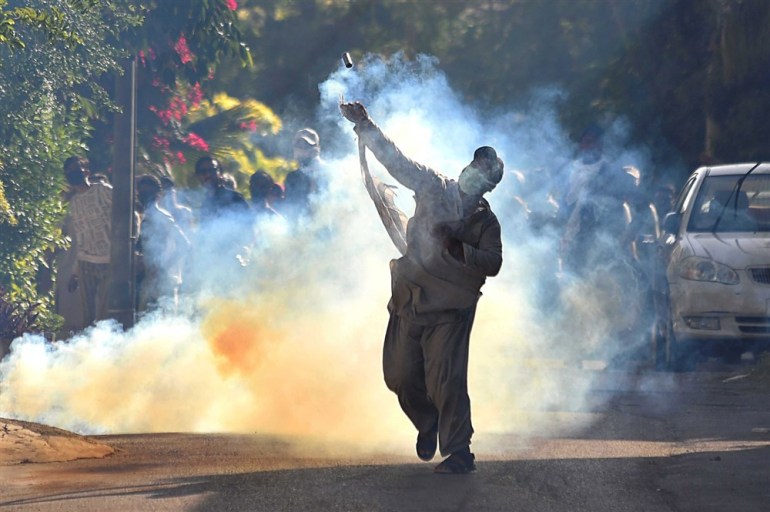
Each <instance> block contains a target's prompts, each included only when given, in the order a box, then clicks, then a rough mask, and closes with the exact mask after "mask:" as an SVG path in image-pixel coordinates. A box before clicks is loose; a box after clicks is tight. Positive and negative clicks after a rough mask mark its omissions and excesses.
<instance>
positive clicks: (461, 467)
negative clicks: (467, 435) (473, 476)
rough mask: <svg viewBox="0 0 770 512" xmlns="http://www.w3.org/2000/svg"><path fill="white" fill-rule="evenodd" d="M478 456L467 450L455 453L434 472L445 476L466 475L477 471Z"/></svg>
mask: <svg viewBox="0 0 770 512" xmlns="http://www.w3.org/2000/svg"><path fill="white" fill-rule="evenodd" d="M475 460H476V456H475V455H473V454H472V453H471V452H470V450H468V449H467V448H466V449H464V450H460V451H457V452H454V453H453V454H452V455H450V456H449V457H447V458H446V459H444V460H443V461H442V462H441V464H439V465H438V466H436V467H435V469H434V470H433V471H434V472H435V473H441V474H444V475H450V474H451V475H465V474H468V473H472V472H474V471H476V463H475V462H474V461H475Z"/></svg>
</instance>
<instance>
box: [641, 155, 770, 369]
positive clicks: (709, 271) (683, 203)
mask: <svg viewBox="0 0 770 512" xmlns="http://www.w3.org/2000/svg"><path fill="white" fill-rule="evenodd" d="M659 251H660V252H659V256H660V266H659V268H660V272H659V274H658V276H657V278H656V284H655V286H654V288H655V290H656V292H657V293H656V298H657V301H656V302H657V304H656V312H657V322H656V327H655V336H654V339H655V342H654V345H655V350H654V354H655V359H656V366H657V367H658V368H667V369H670V370H674V371H686V370H691V369H693V368H694V367H695V364H696V362H697V361H698V360H699V359H702V358H704V357H708V356H717V357H721V358H722V359H724V360H726V361H728V362H737V361H739V360H740V358H741V356H742V354H743V353H745V352H748V351H750V352H754V353H757V352H759V351H763V350H767V348H768V341H769V340H770V163H761V164H735V165H722V166H715V167H701V168H699V169H697V170H696V171H695V172H693V173H692V175H690V177H689V178H688V179H687V182H686V183H685V185H684V187H683V188H682V191H681V192H680V194H679V197H678V199H677V201H676V205H675V209H674V211H673V212H671V213H669V214H668V215H666V218H665V220H664V223H663V229H662V234H661V237H660V239H659Z"/></svg>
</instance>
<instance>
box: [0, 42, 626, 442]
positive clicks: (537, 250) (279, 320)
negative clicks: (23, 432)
mask: <svg viewBox="0 0 770 512" xmlns="http://www.w3.org/2000/svg"><path fill="white" fill-rule="evenodd" d="M320 90H321V96H322V101H321V105H320V107H319V114H320V118H321V120H325V121H329V120H333V121H334V123H336V124H337V126H338V127H339V136H340V137H349V138H350V145H349V147H350V150H349V152H348V153H347V154H344V155H339V156H337V157H336V158H329V157H328V156H326V158H327V163H328V165H329V170H330V172H329V174H328V178H329V183H328V193H327V194H324V195H321V196H319V197H317V198H316V202H315V204H314V213H313V215H312V216H311V217H308V218H307V219H305V221H304V222H302V223H300V224H298V225H293V224H287V223H282V222H280V221H275V220H273V221H269V222H267V223H257V224H255V225H254V224H250V227H249V228H247V229H249V230H250V229H253V230H254V232H253V233H249V235H250V236H249V237H246V238H247V239H248V240H249V241H250V243H251V247H250V249H243V245H244V243H243V237H242V235H243V234H244V228H243V225H244V224H243V223H241V224H234V223H231V222H227V221H224V222H222V223H218V224H216V225H214V226H212V227H211V229H210V230H207V231H205V232H203V233H202V234H199V236H196V237H195V240H196V243H195V246H194V253H193V261H194V266H193V272H192V274H191V275H188V277H187V282H188V283H189V284H190V285H194V286H192V289H190V288H188V291H187V295H186V296H185V297H184V298H183V303H182V305H181V307H180V308H179V310H178V311H177V312H171V311H168V310H161V311H157V312H155V313H152V314H147V315H145V316H143V317H142V318H141V320H140V322H139V323H138V324H137V325H136V326H135V327H134V328H133V329H131V330H129V331H128V332H122V331H120V330H119V329H117V328H116V327H115V326H114V325H113V324H111V323H110V322H102V323H100V324H99V325H98V326H97V327H96V328H93V329H89V330H86V331H85V332H83V333H82V334H81V335H78V336H75V337H73V338H72V339H70V340H66V341H62V342H58V343H54V344H50V343H47V342H45V341H44V340H43V339H42V338H40V337H36V336H25V337H23V338H20V339H18V340H16V341H15V342H14V343H13V345H12V353H11V354H10V355H9V356H8V357H6V358H5V359H4V360H3V361H2V362H0V416H8V417H14V418H18V419H24V420H31V421H41V422H45V423H49V424H53V425H56V426H58V427H61V428H69V429H73V430H76V431H78V432H83V433H94V432H98V433H106V432H109V433H117V432H160V431H194V432H210V431H234V432H251V431H258V432H268V433H277V434H284V435H292V436H303V437H310V438H321V439H329V438H332V439H344V440H346V441H348V442H351V443H354V444H358V445H360V446H361V447H362V448H367V447H369V448H378V449H381V448H382V447H383V446H386V445H391V446H404V447H406V448H408V449H409V450H411V449H412V444H411V443H412V438H413V436H414V432H413V431H412V427H411V425H410V424H409V422H408V420H406V418H405V417H404V415H403V414H402V413H401V411H400V409H399V407H398V403H397V399H396V397H395V396H394V395H392V394H391V393H390V392H389V391H388V390H387V389H386V388H385V385H384V383H383V382H382V376H381V352H380V351H381V343H382V339H383V336H384V331H385V326H386V323H387V311H386V308H385V306H386V304H387V301H388V296H389V286H390V276H389V273H388V272H389V271H388V261H389V260H390V259H391V258H394V257H397V256H398V254H397V251H396V249H395V247H393V246H392V244H391V243H390V240H389V239H388V237H387V235H386V233H385V230H384V229H383V228H382V226H381V224H380V220H379V218H378V216H377V214H376V212H375V209H374V207H373V206H372V205H371V203H370V200H369V198H368V196H367V195H366V192H365V190H364V187H363V185H362V183H361V178H360V173H359V169H358V159H357V152H356V146H355V134H354V133H353V130H352V125H350V124H349V123H348V122H347V121H345V120H344V119H342V118H341V116H340V115H339V110H338V106H337V105H338V102H339V98H340V95H344V98H345V100H346V101H353V100H361V101H362V102H363V103H364V104H365V105H366V106H367V108H368V110H369V112H370V115H371V116H372V118H373V119H374V120H375V121H376V122H377V123H378V124H379V125H380V126H381V127H382V128H383V129H384V131H385V132H386V133H387V134H388V135H389V136H390V137H391V138H392V139H393V140H394V141H395V142H396V143H397V145H399V147H400V148H401V149H402V151H403V152H404V153H405V154H407V155H408V156H410V157H412V158H413V159H415V160H417V161H420V162H422V163H425V164H427V165H430V166H431V167H433V168H435V169H438V170H441V171H442V172H444V173H445V174H446V175H447V176H449V177H456V176H457V174H459V171H460V170H461V169H462V168H463V167H464V166H465V165H467V163H468V162H469V161H470V160H471V156H472V154H473V151H474V149H475V148H476V147H478V146H482V145H491V146H494V147H495V148H496V149H497V150H498V153H499V154H500V155H501V157H502V158H503V160H504V161H505V163H506V170H507V171H508V172H507V175H506V177H505V178H504V180H503V181H502V183H501V184H500V186H499V187H498V188H497V189H496V190H495V191H494V192H493V193H491V194H490V197H489V199H490V202H491V204H492V207H493V210H494V211H495V212H496V213H497V215H498V217H499V218H500V221H501V224H502V226H503V231H504V237H505V238H504V240H503V244H504V263H503V269H502V271H501V273H500V275H499V276H497V277H494V278H491V279H490V280H489V281H488V283H487V284H486V285H485V287H484V289H483V292H484V296H483V297H482V298H481V301H480V304H479V308H478V312H477V317H476V323H475V327H474V332H473V335H472V339H471V360H470V394H471V399H472V401H473V406H474V425H475V427H476V430H477V432H479V433H482V434H483V433H484V432H507V433H513V434H520V435H528V434H532V433H535V432H541V431H542V430H543V429H546V428H548V421H550V420H548V419H547V417H546V416H543V414H542V412H543V411H551V410H560V409H563V408H567V409H568V410H575V409H579V408H580V407H581V406H582V404H583V403H584V401H585V399H586V393H587V392H588V388H589V386H590V379H586V378H580V379H576V378H575V376H576V375H577V373H576V371H572V372H570V371H564V368H563V362H562V361H564V360H566V361H568V362H569V364H572V363H574V362H575V361H578V360H580V359H581V358H584V357H585V356H590V355H591V354H590V353H588V352H585V353H584V352H582V350H583V349H584V348H585V346H584V345H585V344H586V340H588V339H590V340H591V343H602V342H605V343H606V342H607V340H606V336H607V333H608V332H610V331H611V330H612V326H611V325H610V326H602V325H601V324H602V322H601V321H599V320H603V319H606V318H607V317H608V314H607V310H606V309H603V308H602V304H604V305H606V304H615V305H617V302H614V303H613V300H614V301H617V299H618V298H617V297H610V298H608V297H602V296H601V295H602V290H598V291H597V289H596V288H595V287H591V286H589V285H586V284H585V283H582V282H578V281H575V282H573V284H572V285H570V286H569V287H566V288H565V289H564V290H562V291H561V292H555V293H560V294H561V295H562V296H563V297H566V298H567V302H568V303H569V301H570V300H571V301H573V302H574V306H575V308H573V309H572V310H568V312H567V313H565V309H564V308H563V307H560V306H559V305H558V304H557V302H559V299H558V297H557V296H556V295H553V296H550V299H549V295H548V293H547V290H545V289H544V286H543V285H544V283H545V280H546V279H547V277H548V276H553V272H550V271H549V269H550V268H551V266H552V265H555V261H556V254H557V253H556V250H557V247H558V238H557V237H556V236H555V233H554V232H553V231H552V230H549V229H543V230H540V231H534V230H532V229H531V226H530V224H528V222H527V220H526V219H525V216H524V215H523V210H522V208H521V205H520V204H519V203H517V202H516V199H515V196H517V195H520V194H521V192H522V187H524V186H525V185H523V184H522V182H521V181H520V180H518V179H517V178H516V173H515V171H516V170H522V171H523V174H524V175H525V176H527V178H528V179H530V180H531V179H534V178H533V177H534V176H539V175H540V174H542V175H543V176H546V175H547V177H548V179H545V180H544V182H543V183H544V184H543V187H544V188H542V189H539V190H537V192H538V193H541V194H540V195H541V196H542V197H539V198H538V199H542V201H543V202H544V201H545V198H546V193H547V190H546V189H547V188H548V187H551V186H559V185H560V184H561V183H560V181H561V182H563V177H559V176H558V171H559V169H561V168H562V167H563V166H564V165H565V164H566V163H568V162H569V161H570V159H571V155H572V151H573V148H572V146H571V144H570V143H569V142H568V140H567V137H566V136H565V134H564V133H563V131H562V130H561V128H560V126H559V123H558V122H557V118H556V115H555V111H554V106H553V105H554V100H555V99H556V98H558V95H559V93H558V91H544V92H541V93H538V94H536V95H533V100H532V104H531V105H530V107H529V108H528V109H527V110H526V111H520V112H519V111H512V112H504V113H495V114H489V113H483V112H481V111H478V110H475V109H473V108H471V107H469V106H468V105H467V104H466V103H465V102H464V101H463V99H462V98H460V97H459V96H458V95H457V94H456V93H455V92H454V91H453V90H452V89H451V87H450V85H449V84H448V82H447V79H446V77H445V76H444V75H443V74H442V73H441V72H440V70H439V68H438V63H437V62H436V61H435V60H434V59H431V58H429V57H419V58H418V59H417V60H415V61H413V62H408V61H406V60H405V59H404V58H403V57H401V56H397V57H395V58H393V59H391V60H382V59H378V58H374V57H370V58H367V59H366V60H365V61H364V62H362V63H361V64H358V65H357V67H356V68H353V69H352V70H347V69H344V68H341V69H340V70H338V71H336V72H335V73H333V74H332V75H331V76H330V78H329V79H328V80H327V81H326V82H325V83H323V84H321V86H320ZM629 154H630V153H628V152H626V153H625V156H624V158H626V157H628V158H630V157H629ZM633 163H634V164H637V165H638V163H637V162H633ZM370 164H371V165H372V168H373V171H375V172H377V173H378V174H380V176H381V177H382V178H384V179H385V180H386V181H390V182H393V181H392V180H388V179H387V175H386V174H385V172H384V171H383V170H382V169H381V168H379V169H378V168H377V165H376V163H375V160H374V158H371V159H370ZM539 173H540V174H539ZM552 179H553V181H552ZM399 192H400V199H399V201H400V205H402V206H403V207H404V209H405V210H408V211H410V210H409V209H410V208H411V207H412V206H413V202H412V200H411V193H409V191H407V190H403V189H399ZM533 197H534V196H533ZM535 203H536V201H534V200H533V202H532V204H533V207H534V205H535ZM233 238H239V240H238V243H237V244H233V247H234V248H233V249H232V250H231V249H230V248H229V246H228V244H230V243H231V242H232V240H233ZM236 246H237V247H236ZM236 253H237V256H238V258H237V259H236V258H235V257H234V255H235V254H236ZM553 268H554V270H555V267H553ZM549 300H551V301H553V302H551V303H550V304H549ZM544 304H545V306H544ZM578 307H579V308H580V312H581V313H582V314H580V315H576V314H575V313H576V308H578ZM609 318H612V317H609ZM605 323H606V322H605ZM597 329H598V330H599V332H598V333H597V332H596V331H597ZM585 376H586V374H581V377H585ZM574 426H575V428H579V427H580V426H581V425H574Z"/></svg>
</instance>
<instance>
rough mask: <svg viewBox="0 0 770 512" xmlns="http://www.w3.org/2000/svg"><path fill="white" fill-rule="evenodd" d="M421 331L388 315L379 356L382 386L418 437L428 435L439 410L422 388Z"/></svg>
mask: <svg viewBox="0 0 770 512" xmlns="http://www.w3.org/2000/svg"><path fill="white" fill-rule="evenodd" d="M424 329H425V327H424V326H422V325H415V324H413V323H412V322H410V321H409V319H407V318H404V317H400V316H398V315H395V314H392V313H391V315H390V321H389V322H388V328H387V331H386V332H385V344H384V347H383V357H382V369H383V373H384V375H385V384H386V385H387V386H388V389H390V390H391V391H393V392H394V393H396V395H397V396H398V402H399V404H400V405H401V409H402V410H403V411H404V412H405V413H406V415H407V417H409V419H410V420H411V421H412V424H413V425H414V426H415V428H417V430H418V432H419V433H420V434H421V436H422V435H425V436H427V435H429V434H430V433H431V432H432V431H433V430H434V429H435V428H436V424H437V423H438V410H437V409H436V406H435V405H433V402H432V401H431V399H430V398H428V390H427V389H426V387H425V368H424V364H425V360H424V358H423V354H422V345H421V343H420V341H421V338H422V333H423V331H424Z"/></svg>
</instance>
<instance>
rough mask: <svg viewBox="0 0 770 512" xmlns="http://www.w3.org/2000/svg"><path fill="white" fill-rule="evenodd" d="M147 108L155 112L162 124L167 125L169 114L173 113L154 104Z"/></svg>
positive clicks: (169, 119) (169, 118)
mask: <svg viewBox="0 0 770 512" xmlns="http://www.w3.org/2000/svg"><path fill="white" fill-rule="evenodd" d="M148 109H149V110H150V112H153V113H155V115H156V116H158V118H159V119H160V120H161V121H162V122H163V124H164V125H167V124H168V123H169V121H171V116H172V115H173V114H172V112H171V110H160V109H159V108H158V107H156V106H155V105H150V106H149V107H148Z"/></svg>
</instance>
